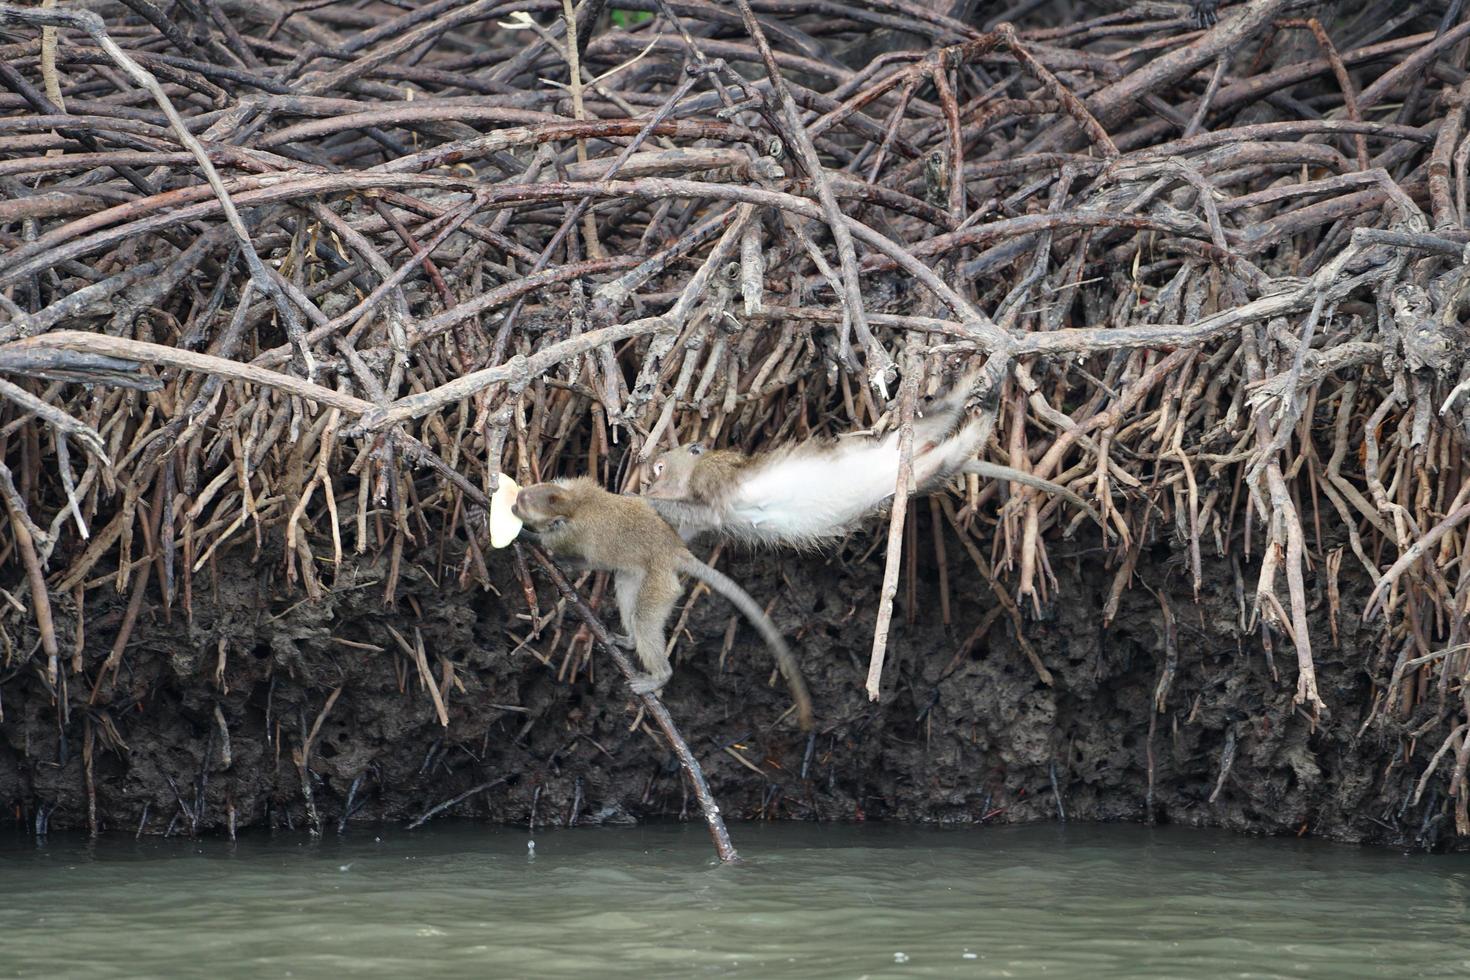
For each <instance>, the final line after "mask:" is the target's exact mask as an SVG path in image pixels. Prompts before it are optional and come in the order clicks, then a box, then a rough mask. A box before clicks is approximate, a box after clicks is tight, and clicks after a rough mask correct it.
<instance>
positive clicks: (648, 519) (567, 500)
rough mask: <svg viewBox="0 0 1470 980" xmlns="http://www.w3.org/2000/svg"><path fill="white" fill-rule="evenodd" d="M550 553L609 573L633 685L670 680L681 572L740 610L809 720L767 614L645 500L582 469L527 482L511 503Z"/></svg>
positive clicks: (808, 722)
mask: <svg viewBox="0 0 1470 980" xmlns="http://www.w3.org/2000/svg"><path fill="white" fill-rule="evenodd" d="M511 510H512V512H513V513H514V514H515V516H516V517H518V518H520V519H521V520H522V521H524V522H525V523H526V525H527V526H528V527H529V528H530V529H531V531H532V532H533V533H534V534H535V535H536V536H537V538H538V539H539V540H540V542H541V543H542V544H543V545H544V546H545V547H546V549H547V550H548V551H550V552H551V553H552V554H553V555H555V556H557V557H559V558H565V559H572V560H575V561H578V562H580V563H581V564H582V565H584V566H585V567H587V568H590V569H593V570H595V571H604V572H612V573H613V576H614V578H613V592H614V594H615V595H616V598H617V605H618V615H619V616H620V617H621V618H622V621H623V628H624V629H625V630H627V631H628V635H627V637H625V638H620V642H621V643H622V644H623V645H627V644H628V643H629V642H631V645H632V646H633V648H634V650H635V651H636V652H637V654H638V659H639V661H640V662H641V663H642V665H643V669H644V670H645V671H646V673H644V674H642V675H639V676H636V677H635V678H633V680H632V681H631V684H630V686H631V687H632V689H633V691H634V692H635V693H638V694H651V693H653V692H654V691H657V690H658V689H659V688H661V687H663V686H664V685H665V684H666V683H668V681H669V678H670V677H671V676H673V673H674V669H673V667H672V666H671V665H670V664H669V658H668V655H667V654H666V653H665V651H664V629H665V627H666V625H667V624H668V620H669V615H670V614H671V613H672V612H673V610H674V603H675V602H676V601H677V600H678V598H679V595H680V593H681V592H682V591H683V590H682V588H681V587H680V584H679V574H680V573H683V574H685V575H688V576H690V577H692V578H696V579H699V580H700V581H701V582H703V583H704V584H705V585H708V586H709V587H710V588H711V589H713V590H714V591H716V592H718V593H720V594H721V595H723V596H724V597H725V598H726V599H729V600H730V602H731V603H732V604H733V605H734V606H735V607H736V608H737V609H739V610H740V611H741V612H742V613H744V614H745V618H747V619H749V620H750V622H751V625H753V626H754V627H755V628H756V629H757V630H758V631H759V632H760V634H761V637H762V638H763V639H764V640H765V641H766V644H767V645H768V646H770V648H771V652H772V653H774V654H775V657H776V664H777V666H779V667H780V668H781V673H782V675H784V676H785V678H786V684H787V686H788V687H789V688H790V689H791V697H792V700H793V701H794V702H795V703H796V710H797V719H798V721H799V722H800V724H801V729H802V731H810V730H811V728H812V703H811V697H810V696H809V695H808V694H807V689H806V681H805V680H804V679H803V678H802V675H801V669H800V667H798V666H797V663H796V658H795V657H794V656H792V653H791V650H790V649H788V648H787V646H786V641H785V640H783V639H782V638H781V634H780V633H779V632H777V630H776V626H775V624H774V623H772V622H771V620H770V617H769V616H767V615H766V614H765V612H763V611H762V610H761V607H760V606H758V605H756V602H755V600H754V599H752V598H751V597H750V595H749V593H747V592H746V591H745V590H744V589H742V588H741V587H740V586H739V585H737V584H736V583H735V582H734V581H733V580H732V579H730V578H729V577H728V576H727V575H725V574H723V573H722V572H719V571H716V570H715V569H713V568H711V567H710V566H708V565H706V564H705V563H704V562H702V561H700V560H699V559H697V558H695V557H694V555H692V554H691V553H690V552H689V549H688V548H686V547H685V546H684V542H683V541H682V540H680V538H679V536H678V535H677V534H675V533H674V530H673V528H671V527H670V526H669V525H668V524H667V523H666V522H665V521H664V520H663V519H662V518H661V517H659V515H658V514H657V513H655V512H654V510H653V508H652V507H651V506H649V504H648V502H647V501H646V500H643V499H642V498H640V497H635V496H627V495H621V494H615V493H611V492H609V491H607V490H604V489H603V488H602V487H600V486H598V484H597V483H596V482H595V481H593V480H591V479H589V478H587V477H576V478H571V479H561V480H556V481H553V482H551V483H538V484H535V485H534V486H529V487H526V488H525V489H523V490H521V491H520V493H519V494H518V495H517V496H516V500H515V503H514V504H513V505H512V507H511Z"/></svg>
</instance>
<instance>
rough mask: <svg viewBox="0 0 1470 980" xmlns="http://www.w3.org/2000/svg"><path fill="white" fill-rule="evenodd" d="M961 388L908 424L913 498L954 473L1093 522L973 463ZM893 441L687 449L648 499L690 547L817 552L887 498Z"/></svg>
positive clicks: (1030, 480)
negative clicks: (713, 539)
mask: <svg viewBox="0 0 1470 980" xmlns="http://www.w3.org/2000/svg"><path fill="white" fill-rule="evenodd" d="M963 390H964V387H963V386H958V388H957V392H952V393H951V394H950V395H949V396H948V397H947V398H943V399H939V400H938V401H936V402H935V404H934V405H933V406H931V407H930V409H929V411H927V412H926V413H925V414H924V416H923V417H922V418H920V419H917V420H916V421H915V422H914V443H913V452H912V465H913V484H912V486H913V489H912V491H911V492H912V493H914V494H925V493H930V492H932V491H933V490H934V489H936V488H937V487H938V486H940V485H941V484H942V483H943V482H944V481H945V480H946V479H948V478H950V477H951V476H954V475H956V474H958V473H975V474H978V475H980V476H983V477H986V478H989V479H998V480H1010V481H1012V482H1015V483H1021V484H1024V485H1026V486H1029V487H1035V488H1036V489H1038V490H1044V491H1046V492H1047V493H1053V494H1056V495H1058V496H1060V497H1063V498H1065V499H1066V500H1068V501H1070V502H1072V503H1073V504H1075V505H1076V506H1077V507H1079V508H1081V509H1082V510H1084V511H1086V512H1087V514H1088V515H1089V516H1091V517H1092V518H1093V520H1096V521H1098V522H1099V523H1101V520H1100V518H1098V516H1097V514H1096V512H1095V511H1093V509H1092V508H1091V507H1089V506H1088V505H1087V503H1086V502H1085V501H1083V500H1082V498H1080V497H1078V496H1077V495H1076V494H1075V493H1073V492H1072V491H1070V490H1068V489H1067V488H1066V487H1063V486H1060V485H1058V484H1056V483H1052V482H1051V481H1050V480H1043V479H1041V478H1040V477H1037V476H1034V475H1032V474H1030V473H1025V472H1022V471H1021V470H1017V469H1013V468H1011V467H1009V466H1001V465H999V464H997V463H989V462H986V461H984V460H981V459H976V458H975V453H976V451H977V450H978V449H979V448H980V447H979V440H980V433H981V425H980V423H979V421H978V420H975V419H970V420H968V421H962V415H963V411H964V395H963V393H962V392H963ZM898 439H899V433H898V431H897V430H895V431H893V432H890V433H888V434H887V435H885V436H883V437H881V438H873V437H871V436H866V435H852V436H844V437H841V438H838V439H835V440H818V439H811V440H808V441H806V442H801V443H796V444H794V445H791V446H786V447H783V448H781V449H776V450H773V451H771V452H768V453H760V454H757V455H754V456H747V455H746V454H744V453H741V452H738V451H735V450H729V449H722V450H710V449H708V448H706V447H705V446H704V445H702V444H700V443H689V444H687V445H683V446H680V447H679V448H677V449H671V450H669V451H668V452H665V453H662V454H661V455H659V456H658V457H657V458H656V459H655V460H654V461H653V469H652V474H653V482H652V483H651V484H650V485H649V487H648V489H647V490H646V491H645V492H644V497H645V499H647V500H648V502H649V503H650V504H651V505H652V506H653V507H654V509H655V510H657V511H658V513H659V514H661V515H662V516H663V517H664V519H665V520H667V521H668V522H669V523H670V524H672V525H673V526H674V528H675V529H676V530H677V531H678V532H679V535H680V537H682V538H683V539H684V540H685V541H690V540H692V539H693V538H694V537H696V536H697V535H699V534H701V533H704V532H707V531H712V532H715V533H716V534H718V535H720V536H722V537H726V538H731V539H734V540H736V541H740V542H743V543H745V544H755V545H772V546H782V545H784V546H787V547H795V548H812V547H819V546H821V545H823V544H826V543H828V542H830V541H833V540H835V539H837V538H840V537H842V536H843V535H844V534H846V533H848V532H849V531H851V530H852V529H853V528H854V527H855V526H856V525H858V524H859V523H861V522H862V521H863V520H864V519H865V518H867V517H869V516H870V515H872V514H873V513H874V512H875V511H877V510H878V509H879V508H880V507H882V506H883V504H884V503H886V502H887V501H888V499H889V498H891V497H892V496H893V492H894V488H895V486H896V485H897V483H898V468H899V451H898Z"/></svg>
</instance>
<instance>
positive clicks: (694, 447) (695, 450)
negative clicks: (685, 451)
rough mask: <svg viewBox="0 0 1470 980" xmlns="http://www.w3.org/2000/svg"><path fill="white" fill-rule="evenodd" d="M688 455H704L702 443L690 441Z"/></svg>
mask: <svg viewBox="0 0 1470 980" xmlns="http://www.w3.org/2000/svg"><path fill="white" fill-rule="evenodd" d="M689 455H691V456H703V455H704V443H702V442H691V443H690V444H689Z"/></svg>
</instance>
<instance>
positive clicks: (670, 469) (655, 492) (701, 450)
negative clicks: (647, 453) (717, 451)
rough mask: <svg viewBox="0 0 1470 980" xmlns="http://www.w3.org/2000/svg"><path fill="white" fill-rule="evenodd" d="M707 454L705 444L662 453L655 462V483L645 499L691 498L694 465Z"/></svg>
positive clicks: (688, 445)
mask: <svg viewBox="0 0 1470 980" xmlns="http://www.w3.org/2000/svg"><path fill="white" fill-rule="evenodd" d="M704 454H705V447H704V444H703V443H699V442H691V443H688V444H687V445H683V446H680V447H679V448H678V449H670V450H669V451H668V452H666V453H660V454H659V456H658V458H657V459H655V460H654V461H653V469H652V473H653V482H652V483H650V484H649V485H648V489H647V490H645V491H644V493H643V495H644V496H645V497H652V498H653V499H655V500H684V499H686V498H688V497H689V496H690V493H689V478H690V477H691V476H693V475H694V465H695V464H696V463H697V462H699V458H700V457H701V456H703V455H704Z"/></svg>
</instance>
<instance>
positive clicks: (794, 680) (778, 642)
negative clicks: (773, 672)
mask: <svg viewBox="0 0 1470 980" xmlns="http://www.w3.org/2000/svg"><path fill="white" fill-rule="evenodd" d="M679 571H681V572H683V573H684V574H685V575H688V576H690V577H691V578H697V579H699V580H700V581H701V582H703V583H704V584H705V585H708V586H709V587H710V588H712V589H714V590H715V591H716V592H718V593H720V594H721V595H723V596H724V597H725V598H726V599H729V600H730V603H731V604H732V605H733V606H735V608H736V609H739V610H740V611H741V612H742V613H743V614H744V615H745V618H746V619H748V620H750V624H751V625H752V626H754V627H755V628H756V629H757V630H759V631H760V634H761V637H762V638H763V639H764V640H765V641H766V644H767V645H768V646H769V647H770V648H771V652H772V653H774V654H775V655H776V665H777V666H778V667H780V668H781V675H782V676H783V677H785V678H786V686H787V687H789V688H790V689H791V699H792V700H793V701H795V702H796V717H797V720H798V721H799V722H800V724H801V730H802V731H804V732H809V731H811V729H812V699H811V695H809V694H808V693H807V690H806V680H805V679H804V678H803V677H802V676H801V668H800V667H799V666H797V663H796V657H794V656H793V655H792V653H791V649H790V648H789V647H788V646H786V641H785V640H784V639H782V638H781V634H780V633H779V632H777V630H776V624H775V623H773V622H771V617H769V616H767V615H766V614H765V611H764V610H763V609H761V607H760V606H758V605H756V602H755V600H754V599H752V598H751V597H750V593H749V592H746V591H745V590H744V589H742V588H741V587H740V586H739V585H738V584H736V582H735V580H734V579H732V578H730V576H728V575H726V574H725V573H724V572H721V571H718V570H717V569H714V568H711V567H710V566H708V565H706V564H705V563H704V562H702V561H700V560H699V559H698V558H695V557H694V556H693V555H688V556H685V558H684V559H683V560H682V561H681V562H680V563H679Z"/></svg>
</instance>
